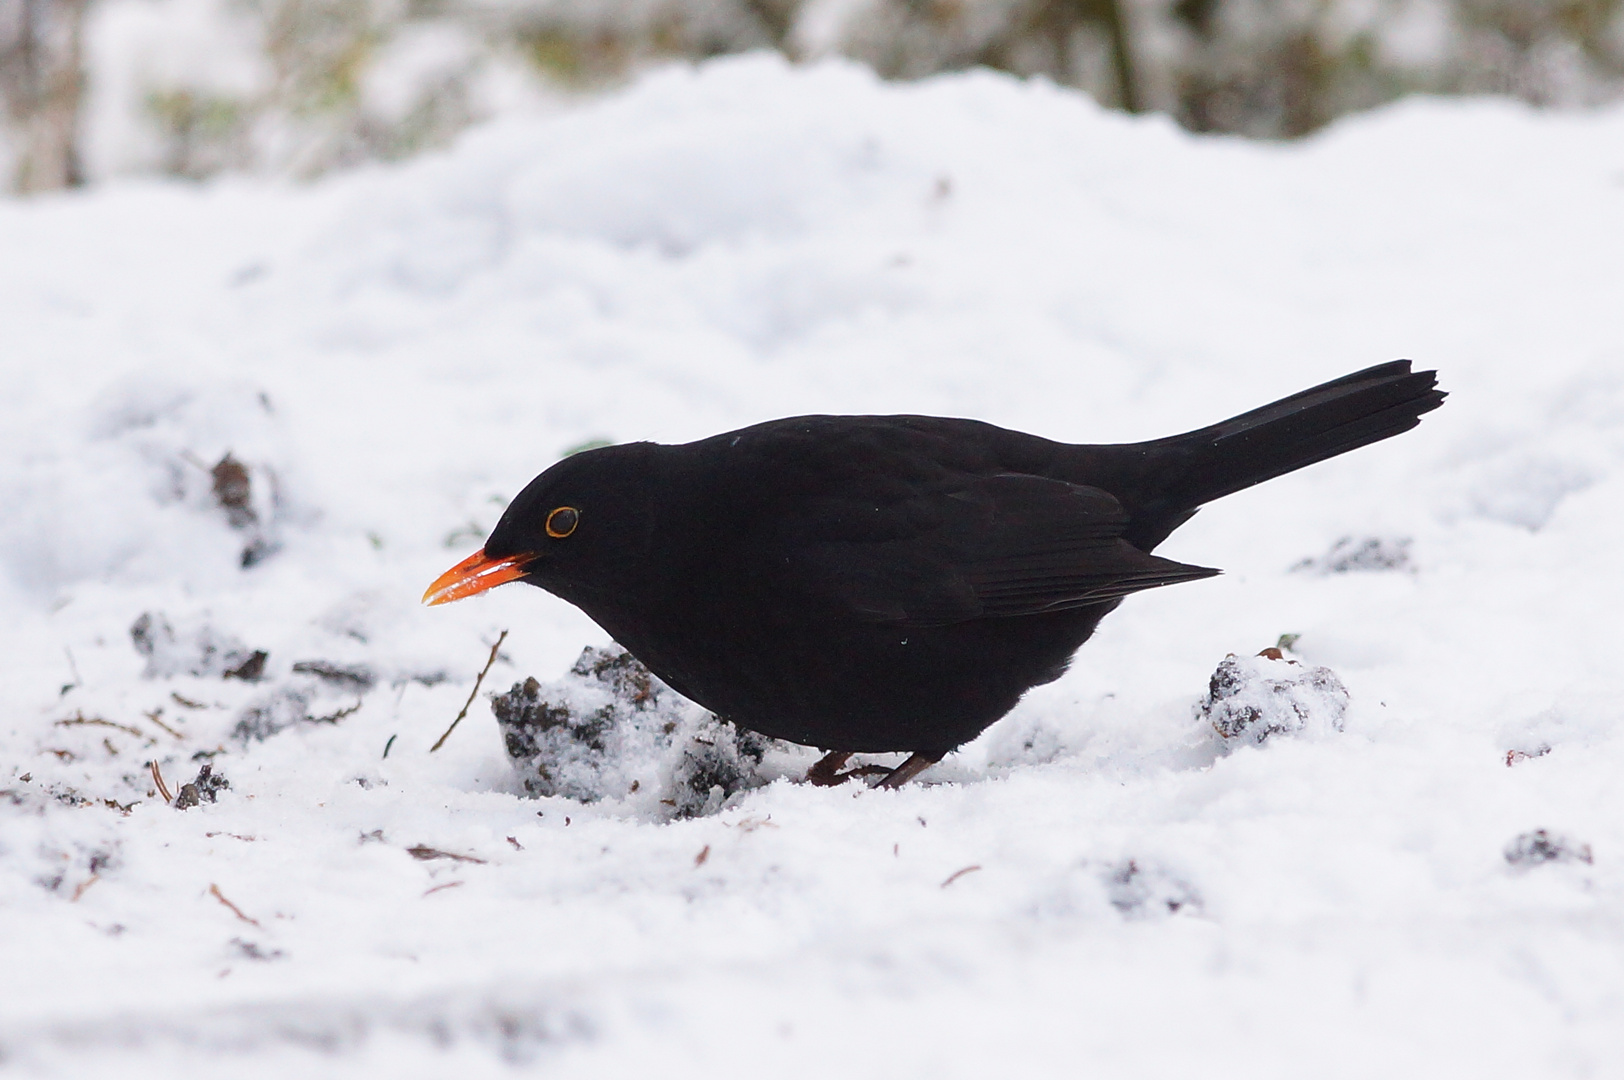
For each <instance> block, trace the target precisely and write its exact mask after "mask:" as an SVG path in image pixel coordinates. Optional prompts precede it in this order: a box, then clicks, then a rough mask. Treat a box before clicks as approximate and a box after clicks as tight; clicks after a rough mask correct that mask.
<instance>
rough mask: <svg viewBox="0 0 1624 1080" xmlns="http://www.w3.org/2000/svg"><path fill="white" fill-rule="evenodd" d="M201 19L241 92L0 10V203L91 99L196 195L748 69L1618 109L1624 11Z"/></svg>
mask: <svg viewBox="0 0 1624 1080" xmlns="http://www.w3.org/2000/svg"><path fill="white" fill-rule="evenodd" d="M202 2H203V3H204V4H205V5H212V7H211V8H210V10H211V11H212V12H213V13H214V17H215V18H216V20H217V23H218V26H219V28H220V29H219V31H218V32H219V34H220V42H221V49H222V51H223V52H228V53H231V55H232V56H233V57H235V58H237V60H238V61H240V62H239V63H238V65H237V66H238V67H239V68H241V69H242V70H245V71H246V70H251V71H257V72H259V74H258V75H256V76H255V78H254V79H253V80H251V81H250V82H251V85H250V84H241V85H233V86H231V87H230V88H226V87H223V86H221V85H218V84H216V83H211V82H210V81H209V78H208V77H207V75H206V71H205V69H206V68H207V67H208V66H209V65H198V69H197V70H198V73H197V74H196V75H193V76H188V75H187V73H186V71H185V69H184V66H182V67H181V69H179V70H175V69H174V65H170V70H169V71H168V72H167V74H166V76H165V78H164V80H163V81H161V82H154V83H152V84H150V85H149V84H140V85H129V86H125V85H119V84H117V82H116V79H115V74H114V72H112V71H107V72H100V71H87V70H85V63H86V61H85V56H86V50H85V48H84V45H83V40H84V27H85V25H86V19H87V18H88V17H89V15H87V12H88V13H92V14H93V13H94V11H95V9H94V8H92V7H88V6H87V4H100V5H103V7H104V8H106V7H107V6H109V5H118V4H145V5H147V10H148V11H149V12H151V13H153V16H152V17H153V19H154V20H155V21H156V22H157V23H158V24H159V25H160V30H159V31H158V32H157V33H158V37H159V38H161V37H162V32H161V25H162V20H163V19H164V18H165V17H166V16H165V15H164V12H166V11H168V10H170V8H166V7H165V5H166V4H167V5H170V6H171V8H173V10H174V11H176V12H181V9H180V7H179V6H178V5H179V3H180V0H0V102H3V104H4V106H5V109H4V113H3V116H4V119H5V127H4V131H3V133H0V165H5V166H8V167H9V171H10V174H11V184H10V186H12V187H13V188H16V189H19V190H35V189H48V188H51V187H59V186H63V185H67V184H72V183H74V182H76V181H77V180H78V179H80V178H81V177H82V176H83V175H84V169H83V168H82V167H81V161H80V158H81V155H80V153H79V142H80V140H81V137H82V131H81V128H82V124H81V116H80V113H81V111H82V108H83V100H84V98H85V88H86V87H87V86H88V87H89V88H90V92H92V93H99V94H112V95H114V96H115V97H117V96H118V95H122V98H121V99H120V100H127V101H130V102H133V103H134V104H133V105H132V106H131V107H130V108H129V109H128V110H126V112H127V113H128V114H129V115H128V118H127V123H128V124H129V125H131V126H133V127H134V128H138V129H139V130H140V133H141V135H142V138H143V139H144V140H145V143H144V144H143V145H147V146H149V147H155V148H156V149H150V150H149V151H148V152H147V153H146V156H145V157H144V158H133V157H132V158H129V159H128V160H124V159H117V158H114V159H112V160H110V161H108V162H104V163H102V165H101V166H100V167H101V168H102V170H103V171H104V172H118V171H132V170H134V171H141V170H146V171H157V172H163V173H168V174H170V175H174V176H180V177H191V178H200V177H205V176H209V175H212V174H214V173H217V172H220V171H224V170H250V171H259V172H271V173H280V174H286V175H295V176H312V175H317V174H319V173H321V172H324V171H326V170H329V169H332V168H335V167H340V166H344V165H348V164H353V163H355V162H358V161H365V160H373V159H392V158H399V157H405V156H408V155H411V154H415V153H418V152H420V151H423V150H425V149H430V148H432V147H435V146H439V145H443V144H444V143H445V142H446V141H448V140H449V139H451V138H453V137H454V136H455V135H456V133H457V132H458V131H460V130H462V129H463V128H464V127H466V126H467V125H468V124H470V123H474V122H476V121H478V120H479V119H481V118H483V117H485V116H488V115H491V114H493V113H495V112H498V111H501V110H502V109H503V108H508V107H511V106H512V105H513V103H514V102H515V101H516V100H518V101H522V100H524V99H526V97H527V96H528V98H529V99H530V100H536V101H544V100H547V99H549V98H552V99H556V98H558V97H560V96H569V95H579V94H584V93H592V92H596V91H599V90H602V89H604V88H606V87H610V86H613V85H615V84H617V83H619V82H621V81H623V80H626V79H628V78H630V77H632V76H633V75H635V73H636V72H638V71H639V70H641V69H643V68H646V67H648V66H650V65H652V64H657V63H665V62H670V61H673V60H682V59H694V60H697V59H703V58H705V57H710V56H717V55H723V54H727V53H737V52H743V51H748V50H752V49H774V50H777V51H779V52H782V53H783V54H785V55H787V56H789V57H790V58H792V59H795V60H805V59H812V58H816V57H819V56H824V55H832V54H838V55H845V56H850V57H854V58H857V59H859V60H862V61H864V62H866V63H868V64H870V65H871V66H873V67H874V68H875V70H877V71H878V72H880V73H881V74H882V75H884V76H886V77H888V78H896V79H911V78H920V77H924V76H927V75H930V74H933V73H936V72H940V71H951V70H958V69H963V68H968V67H974V66H978V65H979V66H987V67H992V68H997V69H999V70H1003V71H1008V72H1012V73H1014V74H1017V75H1021V76H1026V77H1045V78H1048V79H1052V80H1054V81H1056V82H1058V83H1062V84H1065V85H1070V86H1075V87H1078V88H1080V89H1083V90H1086V91H1087V92H1089V93H1090V94H1092V95H1094V96H1095V97H1096V98H1097V99H1099V100H1100V101H1102V102H1104V103H1106V104H1108V105H1111V106H1113V107H1117V108H1123V109H1128V110H1131V111H1141V110H1154V111H1161V112H1165V113H1168V114H1170V115H1171V116H1173V117H1174V118H1176V119H1177V120H1178V122H1179V123H1181V124H1182V125H1184V126H1185V127H1187V128H1189V129H1191V130H1194V131H1205V132H1231V133H1238V134H1243V135H1248V136H1252V137H1257V138H1294V137H1299V136H1302V135H1305V134H1308V133H1310V132H1313V131H1315V130H1317V129H1319V128H1321V127H1323V126H1324V125H1325V124H1327V123H1329V122H1331V121H1332V120H1334V119H1336V118H1337V117H1338V116H1342V115H1344V114H1347V113H1349V112H1354V111H1358V110H1361V109H1367V108H1370V107H1372V106H1375V105H1379V104H1381V103H1383V102H1387V101H1391V100H1393V99H1395V98H1397V97H1400V96H1402V95H1405V94H1409V93H1418V92H1419V93H1442V94H1467V93H1472V94H1481V93H1489V94H1505V95H1512V96H1515V97H1518V98H1521V99H1523V100H1525V101H1529V102H1532V103H1535V104H1538V105H1546V106H1575V105H1586V104H1593V103H1597V102H1601V101H1606V100H1611V99H1613V98H1616V97H1618V96H1620V95H1621V93H1624V0H202ZM194 16H195V10H193V11H192V13H191V16H188V17H194ZM179 17H180V16H179V15H177V16H176V18H177V19H179ZM115 44H116V43H115ZM151 46H152V42H151V41H150V40H149V41H148V42H147V46H144V47H151ZM137 47H138V46H137V45H130V46H128V48H129V49H132V50H133V49H136V48H137ZM232 50H235V51H234V52H233V51H232ZM108 52H109V50H108V49H103V50H101V53H108ZM116 53H117V49H116V48H113V49H112V50H111V54H115V55H116ZM98 55H100V54H98ZM126 59H128V58H126ZM137 59H139V58H138V57H137ZM215 66H218V65H217V64H216V65H215ZM143 70H144V68H143V65H142V64H140V63H125V64H123V65H122V66H121V67H119V69H118V72H119V75H120V77H124V78H126V79H128V78H137V79H139V78H143V77H145V76H141V75H140V74H139V73H140V72H141V71H143ZM128 72H135V73H137V74H136V75H134V76H131V75H129V74H128ZM111 111H112V112H115V113H116V111H117V110H111ZM102 112H104V113H105V112H109V110H102ZM126 142H130V143H132V144H134V143H140V142H141V140H126Z"/></svg>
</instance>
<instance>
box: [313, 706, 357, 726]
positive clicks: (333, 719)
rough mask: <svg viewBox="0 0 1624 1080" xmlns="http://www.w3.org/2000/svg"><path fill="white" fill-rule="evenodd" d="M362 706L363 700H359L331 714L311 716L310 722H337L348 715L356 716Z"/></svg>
mask: <svg viewBox="0 0 1624 1080" xmlns="http://www.w3.org/2000/svg"><path fill="white" fill-rule="evenodd" d="M360 708H361V702H359V701H357V702H356V703H355V704H354V705H351V706H350V707H349V708H347V709H340V710H338V711H337V712H336V713H334V714H333V715H331V716H312V717H311V718H310V722H311V723H312V724H336V723H338V722H339V721H340V720H342V719H344V718H345V717H346V716H354V715H355V714H356V712H358V711H359V710H360Z"/></svg>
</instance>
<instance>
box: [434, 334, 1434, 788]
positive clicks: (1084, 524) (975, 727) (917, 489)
mask: <svg viewBox="0 0 1624 1080" xmlns="http://www.w3.org/2000/svg"><path fill="white" fill-rule="evenodd" d="M1435 375H1436V373H1435V372H1431V371H1423V372H1411V371H1410V362H1409V361H1408V360H1398V361H1394V362H1392V363H1387V364H1381V365H1379V366H1377V367H1372V368H1368V369H1366V370H1364V371H1360V372H1356V373H1354V374H1352V375H1348V376H1345V377H1343V378H1340V379H1336V380H1334V381H1332V382H1328V383H1325V384H1323V385H1321V386H1316V387H1314V388H1313V389H1311V390H1305V391H1303V392H1302V393H1299V394H1294V395H1292V396H1291V397H1288V398H1283V399H1281V400H1280V401H1276V402H1274V403H1273V404H1270V405H1265V406H1263V407H1262V408H1259V409H1254V410H1252V411H1251V412H1247V413H1242V414H1241V415H1240V416H1237V417H1234V418H1233V419H1230V420H1225V421H1223V422H1222V423H1219V424H1214V425H1213V426H1211V427H1205V428H1201V429H1200V430H1198V431H1192V432H1189V433H1187V434H1184V435H1174V436H1172V437H1170V438H1165V439H1156V440H1154V441H1151V442H1142V443H1124V444H1117V445H1094V446H1089V445H1072V444H1068V443H1061V442H1053V441H1051V440H1049V439H1044V438H1039V437H1038V436H1036V435H1026V434H1023V433H1021V432H1018V431H1008V430H1005V429H1003V428H999V427H994V426H993V425H991V424H986V423H982V422H980V421H977V420H956V419H946V418H940V417H931V416H799V417H793V418H791V419H787V420H774V421H771V422H769V423H765V424H757V425H755V426H754V427H747V428H741V429H739V430H738V431H730V432H727V433H725V434H722V435H716V436H713V437H711V438H708V439H701V440H699V441H698V442H691V443H685V444H682V445H680V446H663V445H659V444H656V443H647V442H639V443H629V444H626V445H621V446H609V447H604V448H602V449H597V450H588V451H585V452H583V453H579V454H576V455H574V456H572V457H568V458H565V459H564V460H562V461H560V462H558V463H557V464H556V465H554V466H552V467H551V468H550V469H548V470H547V471H546V472H544V473H542V474H541V475H540V476H538V477H536V478H535V479H534V480H532V481H531V482H530V484H529V485H528V486H527V487H525V489H524V490H523V491H521V492H520V493H519V495H518V497H517V498H515V499H514V500H513V502H512V503H511V504H510V505H509V506H508V508H507V511H506V513H504V514H503V515H502V519H501V521H499V522H498V523H497V525H496V528H495V529H494V530H493V531H492V532H491V534H490V537H489V538H488V539H487V540H486V541H485V546H484V548H483V549H482V550H480V551H478V552H475V553H474V554H473V555H471V556H469V557H468V558H467V559H465V560H463V561H462V562H460V563H458V564H457V565H456V566H455V567H453V568H452V569H450V570H449V571H447V572H446V573H445V574H444V575H442V576H441V577H440V578H439V579H438V580H437V581H435V582H434V584H433V585H431V586H430V587H429V590H428V592H427V593H426V594H425V595H424V597H423V599H424V601H425V602H426V603H429V604H443V603H446V602H448V601H451V600H458V599H461V598H463V597H466V596H472V595H474V594H475V593H480V592H484V591H485V590H486V589H489V588H491V587H493V586H496V585H500V584H502V583H503V582H508V581H525V582H528V583H529V584H531V585H536V586H540V587H541V588H543V589H546V590H547V591H548V592H550V593H553V594H554V595H556V596H559V597H562V598H563V599H565V600H567V601H569V602H570V603H572V604H574V605H576V606H577V607H579V608H580V609H581V610H582V611H584V612H586V613H587V615H589V616H591V617H592V619H593V620H594V621H596V622H597V623H598V625H599V626H601V627H602V628H603V629H604V630H605V631H607V632H608V633H609V634H610V635H611V636H612V637H613V638H614V639H615V640H616V641H618V642H619V643H620V644H621V645H623V646H625V648H626V649H627V650H628V651H630V652H631V654H632V655H633V656H635V657H636V658H637V659H638V660H640V661H642V662H643V663H644V664H645V665H647V667H648V668H649V669H650V670H651V671H653V672H654V673H655V674H656V675H658V676H659V677H660V678H662V679H664V680H665V681H666V682H667V683H669V684H670V685H671V686H672V687H674V688H675V689H676V690H677V691H678V692H679V693H681V694H683V695H684V696H686V697H688V698H690V699H692V700H693V701H696V702H698V703H699V704H701V705H703V706H704V707H706V708H707V709H710V710H712V711H713V712H715V713H716V714H717V715H718V716H721V717H723V718H724V719H726V720H729V721H731V722H732V723H734V724H738V725H740V726H742V727H746V728H750V729H752V730H755V731H758V732H760V733H762V734H764V735H769V736H772V737H774V738H779V739H787V740H789V741H791V742H797V743H805V744H808V745H811V746H815V747H819V748H821V749H823V750H825V751H827V755H826V756H825V757H824V759H823V760H822V761H820V762H819V763H818V764H817V765H816V766H815V767H814V768H813V770H812V773H811V775H810V777H809V779H811V780H813V781H814V782H819V783H830V782H834V781H835V780H837V779H840V778H842V776H841V774H840V773H839V770H840V768H841V767H842V766H843V765H844V764H845V762H846V760H847V759H848V758H849V757H850V756H851V755H852V754H853V753H858V752H864V753H879V752H886V751H906V752H908V753H909V754H910V755H911V756H910V757H909V758H908V760H907V761H905V762H904V763H903V764H902V765H901V766H899V767H897V768H896V769H894V770H890V771H889V772H888V773H887V774H886V776H885V778H884V779H883V780H882V781H880V784H881V785H882V786H892V787H894V786H897V785H900V784H902V783H903V782H905V781H907V780H908V779H910V778H911V777H913V776H915V775H917V774H918V773H920V772H922V771H923V770H924V769H925V768H927V767H929V766H930V765H932V764H934V763H935V762H937V761H939V760H940V759H941V758H942V756H943V755H944V754H946V753H947V752H948V751H950V750H953V749H954V748H955V747H958V746H959V745H961V744H963V743H965V742H967V741H968V740H970V739H973V738H974V737H975V736H976V735H978V734H980V733H981V732H982V731H983V730H985V729H986V728H987V727H988V726H989V725H991V724H992V723H993V722H994V721H995V720H997V719H998V718H999V717H1001V716H1003V715H1004V714H1005V713H1007V712H1009V710H1010V709H1012V708H1013V707H1014V706H1015V703H1016V702H1017V701H1019V700H1020V698H1021V695H1023V694H1024V693H1026V691H1028V690H1030V689H1031V688H1032V687H1034V686H1038V685H1041V684H1043V683H1047V682H1051V681H1053V680H1054V679H1057V678H1059V677H1060V675H1061V674H1062V673H1063V672H1064V671H1065V670H1066V668H1067V666H1068V665H1069V664H1070V662H1071V657H1072V654H1073V653H1074V652H1076V651H1077V648H1078V646H1080V645H1082V644H1083V642H1085V641H1087V640H1088V638H1089V635H1091V634H1093V632H1094V628H1095V626H1097V625H1098V624H1099V621H1100V619H1101V618H1103V617H1104V616H1105V615H1106V614H1107V613H1108V612H1110V611H1111V610H1112V609H1113V608H1115V607H1116V606H1117V605H1118V604H1120V603H1121V602H1122V598H1123V597H1124V596H1127V595H1128V594H1129V593H1133V592H1138V591H1139V590H1141V589H1151V588H1155V587H1157V586H1161V585H1172V584H1174V583H1176V582H1180V581H1193V580H1196V579H1197V578H1204V577H1210V576H1212V575H1214V574H1217V573H1219V571H1217V570H1213V569H1209V568H1207V567H1204V566H1190V565H1186V564H1184V563H1178V562H1174V561H1172V560H1170V559H1164V558H1160V557H1158V556H1155V555H1152V554H1151V552H1152V551H1154V550H1155V548H1156V546H1157V545H1158V544H1160V543H1161V542H1162V541H1163V540H1165V539H1166V538H1167V536H1168V534H1169V533H1171V532H1172V531H1173V530H1174V529H1176V528H1178V527H1179V526H1180V525H1182V524H1183V523H1184V522H1186V521H1188V520H1189V519H1190V517H1191V516H1192V515H1193V514H1194V513H1195V512H1196V510H1197V509H1198V508H1200V507H1201V506H1202V504H1204V503H1208V502H1211V501H1212V500H1214V499H1217V498H1221V497H1222V496H1224V495H1228V494H1231V493H1232V492H1236V491H1240V490H1241V489H1243V488H1247V487H1250V486H1252V485H1253V484H1257V483H1260V482H1262V481H1264V480H1268V479H1270V478H1272V477H1276V476H1280V475H1282V474H1284V473H1288V472H1291V471H1293V470H1295V469H1300V468H1303V467H1304V466H1306V465H1312V464H1314V463H1315V462H1317V461H1324V460H1325V459H1326V458H1331V457H1335V456H1336V455H1338V454H1342V453H1345V452H1347V451H1349V450H1353V449H1355V448H1357V447H1360V446H1364V445H1366V444H1368V443H1373V442H1377V441H1378V440H1381V439H1386V438H1389V437H1390V436H1393V435H1397V434H1399V433H1400V432H1403V431H1407V430H1409V429H1410V428H1412V427H1414V426H1415V425H1416V424H1417V423H1419V422H1420V417H1421V414H1423V413H1426V412H1430V411H1431V410H1433V409H1436V408H1437V407H1438V406H1439V405H1440V404H1441V403H1442V402H1443V398H1444V394H1443V392H1442V391H1440V390H1438V389H1436V385H1437V380H1436V378H1435ZM846 775H850V774H846Z"/></svg>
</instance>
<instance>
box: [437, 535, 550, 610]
mask: <svg viewBox="0 0 1624 1080" xmlns="http://www.w3.org/2000/svg"><path fill="white" fill-rule="evenodd" d="M533 559H535V555H533V554H531V553H530V552H524V553H523V554H520V555H509V556H508V557H507V558H505V559H492V558H489V557H488V556H486V554H485V550H484V549H483V548H481V549H480V550H478V551H476V552H474V553H473V554H472V555H470V556H468V557H467V558H466V559H464V560H462V562H460V563H458V564H457V565H456V566H453V567H452V568H451V569H449V570H447V571H446V572H445V573H443V574H441V575H440V576H439V577H437V578H435V579H434V584H433V585H430V586H429V591H428V592H426V593H424V594H423V603H425V604H427V605H429V606H430V607H433V606H434V605H435V604H449V603H451V601H453V600H461V599H462V598H464V597H466V596H473V595H474V594H476V593H482V592H484V591H485V590H486V589H494V588H496V587H497V586H498V585H503V584H506V583H507V582H509V581H518V580H519V579H520V578H522V577H524V576H525V575H526V573H527V571H526V570H525V567H526V566H528V565H529V564H530V562H531V561H532V560H533Z"/></svg>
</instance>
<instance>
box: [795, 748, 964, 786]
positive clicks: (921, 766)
mask: <svg viewBox="0 0 1624 1080" xmlns="http://www.w3.org/2000/svg"><path fill="white" fill-rule="evenodd" d="M940 760H942V759H941V758H933V757H926V756H925V755H924V754H912V755H909V757H908V760H907V761H904V762H903V763H902V764H901V765H898V766H897V767H896V768H894V769H888V770H885V778H884V779H883V780H880V781H877V782H876V783H875V784H874V785H873V786H874V787H877V788H899V787H901V786H902V785H903V784H906V783H907V782H908V781H909V780H912V779H913V778H914V777H916V776H918V775H919V774H920V773H922V772H924V771H925V770H926V769H928V768H930V767H931V766H932V765H934V764H936V763H937V762H938V761H940ZM820 764H821V762H820ZM857 771H858V770H856V769H853V770H852V772H851V773H848V774H847V775H848V776H850V775H852V774H855V773H856V772H857Z"/></svg>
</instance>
